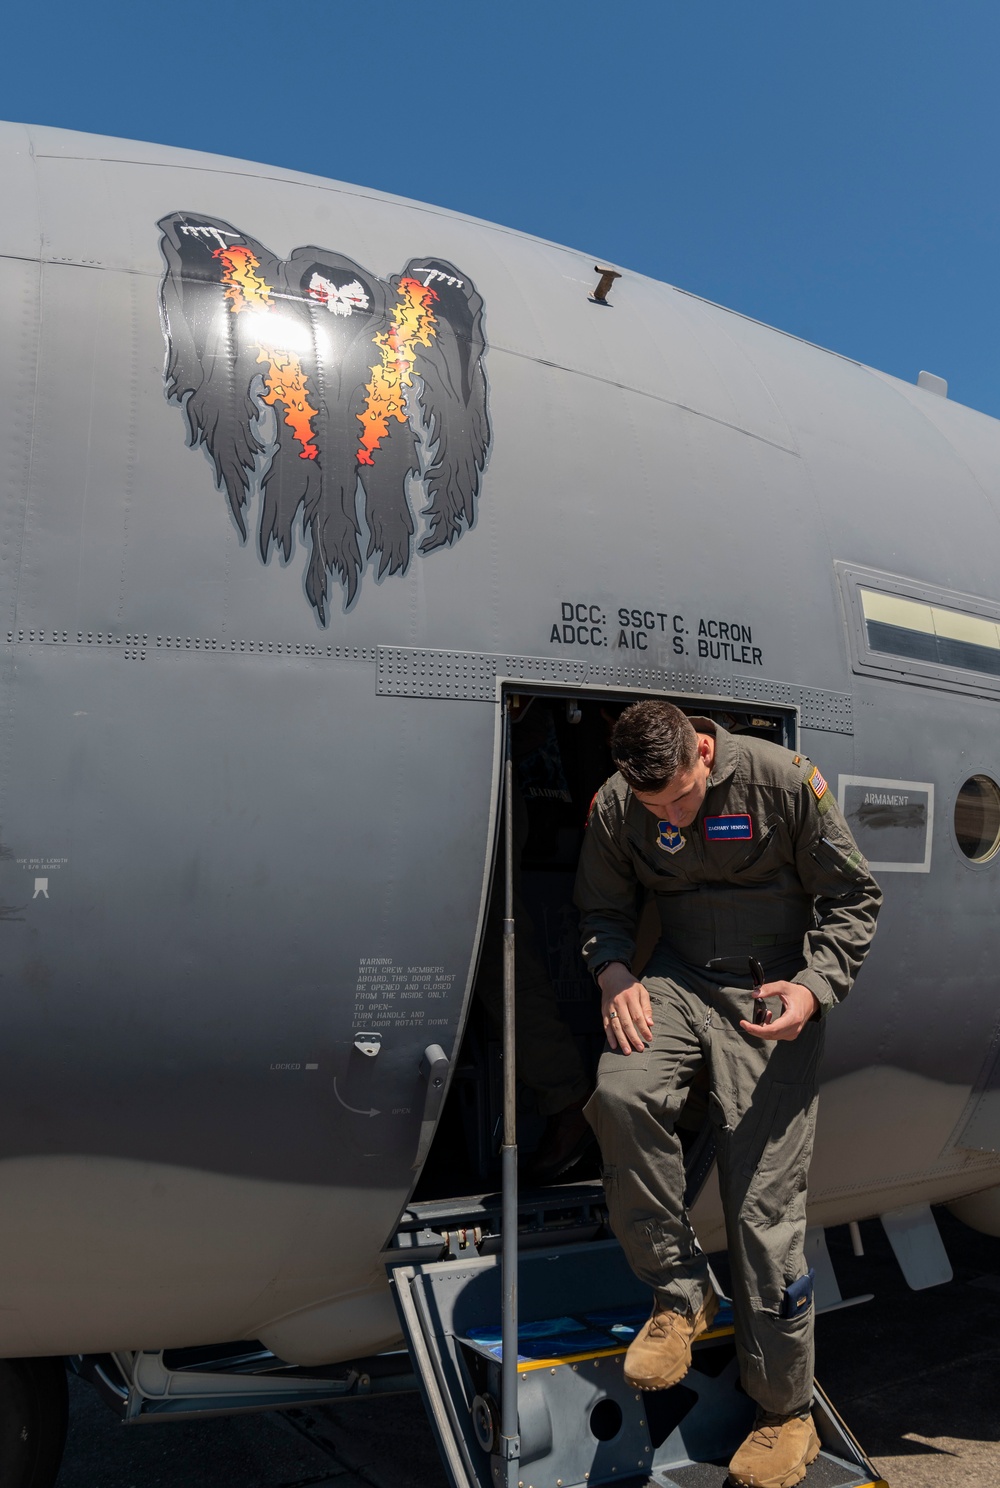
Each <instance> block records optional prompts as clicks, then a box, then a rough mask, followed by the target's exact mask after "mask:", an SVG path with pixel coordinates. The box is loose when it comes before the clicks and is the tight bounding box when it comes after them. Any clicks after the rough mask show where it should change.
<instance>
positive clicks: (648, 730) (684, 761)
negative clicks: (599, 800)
mask: <svg viewBox="0 0 1000 1488" xmlns="http://www.w3.org/2000/svg"><path fill="white" fill-rule="evenodd" d="M611 757H612V759H613V760H614V762H615V764H616V765H617V766H618V768H619V770H620V771H621V773H622V775H623V776H624V778H625V782H626V784H627V785H630V786H631V787H632V789H633V790H639V791H658V790H662V789H663V787H664V786H665V785H668V784H669V782H670V781H671V780H673V778H674V776H675V775H676V774H677V772H678V770H689V769H690V768H691V766H692V765H693V764H694V762H695V760H696V759H697V757H698V735H697V733H696V731H695V727H694V724H693V723H692V722H691V720H690V718H686V717H685V716H684V714H683V713H682V712H681V710H680V708H675V707H674V705H673V703H665V702H662V701H661V700H660V699H659V698H646V699H644V701H643V702H641V703H633V704H632V705H631V707H628V708H626V709H625V712H624V713H623V714H622V715H621V717H620V718H619V720H618V722H617V723H616V724H615V727H614V731H613V732H612V735H611Z"/></svg>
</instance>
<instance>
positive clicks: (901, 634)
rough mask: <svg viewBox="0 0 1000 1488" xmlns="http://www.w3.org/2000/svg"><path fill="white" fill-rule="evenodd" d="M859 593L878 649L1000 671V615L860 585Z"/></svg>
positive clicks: (871, 641) (871, 640)
mask: <svg viewBox="0 0 1000 1488" xmlns="http://www.w3.org/2000/svg"><path fill="white" fill-rule="evenodd" d="M858 593H859V594H860V596H861V608H862V610H863V612H864V617H865V626H866V628H867V631H868V644H869V646H870V647H871V649H872V650H873V651H883V652H886V653H887V654H888V655H889V656H909V657H914V658H916V659H918V660H920V661H938V662H940V663H941V664H942V665H943V666H954V667H963V668H964V669H965V670H966V671H970V672H990V673H992V674H993V675H994V676H1000V627H998V626H997V623H996V621H995V620H982V619H980V618H979V616H977V615H962V614H960V613H959V612H958V611H957V610H946V609H942V608H941V607H940V606H938V605H930V604H921V603H920V601H919V600H915V599H901V598H900V597H899V596H898V595H895V594H879V593H878V592H877V591H876V590H874V589H864V588H862V587H860V586H859V588H858Z"/></svg>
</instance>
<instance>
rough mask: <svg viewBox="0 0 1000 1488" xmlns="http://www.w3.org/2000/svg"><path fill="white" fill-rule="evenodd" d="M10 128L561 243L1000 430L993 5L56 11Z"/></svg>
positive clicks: (22, 70) (218, 3) (538, 0)
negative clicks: (227, 159)
mask: <svg viewBox="0 0 1000 1488" xmlns="http://www.w3.org/2000/svg"><path fill="white" fill-rule="evenodd" d="M3 30H4V49H5V54H6V56H5V60H6V62H7V67H6V68H5V74H6V75H5V78H4V101H3V104H2V110H3V113H4V114H5V116H6V117H7V118H10V119H17V120H24V121H27V122H33V123H45V124H55V125H61V126H64V127H66V128H73V129H82V130H88V131H94V132H98V133H104V134H113V135H124V136H130V137H133V138H138V139H149V140H157V141H162V142H163V143H166V144H175V145H185V146H188V147H192V148H195V149H203V150H211V151H217V152H222V153H224V154H231V155H238V156H242V157H244V158H248V159H256V160H263V161H268V162H272V163H274V164H278V165H284V166H290V167H293V168H295V169H298V170H306V171H314V172H317V173H319V174H322V175H327V176H332V177H336V178H339V179H342V180H347V181H354V182H360V183H362V184H365V185H370V186H376V187H379V188H380V189H382V190H387V191H393V192H398V193H400V194H402V195H406V196H412V197H416V198H419V199H421V200H425V201H432V202H436V203H440V204H443V205H445V206H449V207H453V208H456V209H458V210H461V211H467V212H471V213H473V214H475V215H477V216H481V217H487V218H491V219H492V220H494V221H497V222H502V223H505V224H507V225H509V226H512V227H516V228H521V229H523V230H525V231H527V232H532V233H537V234H539V235H540V236H542V237H546V238H552V239H555V240H557V241H559V242H564V243H569V244H571V245H573V246H574V247H578V248H582V249H584V250H586V251H588V252H593V254H594V255H595V259H607V260H610V261H611V262H616V263H618V264H621V265H623V266H625V267H628V268H632V269H637V270H640V271H642V272H643V273H647V274H652V275H654V276H655V277H657V278H661V279H666V280H668V281H669V282H671V283H673V284H678V285H680V286H682V287H683V288H685V289H690V290H693V291H694V292H696V293H698V294H702V295H705V296H706V297H708V298H709V299H713V300H718V301H719V302H721V303H722V304H725V305H729V306H731V307H732V308H734V309H738V310H742V311H744V312H746V313H747V314H749V315H753V316H756V317H758V318H759V319H761V320H765V321H768V322H769V323H771V324H773V325H777V326H780V327H781V328H782V329H784V330H788V331H792V332H794V333H796V334H798V335H801V336H805V337H807V338H808V339H809V340H812V341H817V342H819V343H820V344H822V345H825V346H829V347H832V348H834V349H835V350H837V351H842V352H845V353H847V354H848V355H850V356H854V357H857V358H858V359H860V360H861V361H865V362H868V363H871V364H872V365H874V366H876V367H880V368H883V369H884V370H886V371H889V372H892V373H895V374H896V375H897V376H899V377H904V378H907V379H910V380H913V379H915V378H916V375H917V372H918V371H920V369H921V368H926V369H927V370H929V371H931V372H935V373H937V374H938V375H940V376H943V377H946V378H947V379H948V381H949V388H950V394H951V396H953V397H955V398H958V399H960V400H961V401H963V402H966V403H969V404H971V405H972V406H974V407H976V408H980V409H983V410H985V411H986V412H988V413H991V414H993V415H994V416H1000V294H998V287H997V286H998V270H1000V183H998V179H997V168H996V167H997V159H998V155H1000V122H998V121H1000V86H998V74H1000V66H998V64H1000V5H998V4H997V3H996V0H838V3H837V4H832V3H829V0H828V3H826V4H822V5H821V4H819V3H817V0H756V3H753V4H751V3H750V0H686V3H683V4H682V3H678V0H660V3H658V4H654V3H647V0H618V3H617V4H612V3H595V0H579V3H575V4H568V3H563V0H535V3H534V4H528V3H525V0H505V3H502V4H497V3H493V4H489V5H486V4H481V3H476V0H467V3H465V4H459V3H456V0H410V3H408V4H405V5H404V4H399V3H396V0H384V3H382V4H371V3H369V4H367V5H361V4H357V3H355V4H353V5H346V4H343V3H340V0H325V3H320V0H297V3H296V4H295V5H293V6H279V5H274V4H263V3H261V0H239V3H236V0H234V3H232V4H229V3H225V0H201V3H193V0H177V3H173V4H168V5H156V6H153V5H149V4H136V3H135V0H132V3H130V4H124V3H115V0H93V3H91V4H90V5H88V6H86V7H83V6H80V5H79V3H78V0H74V3H72V4H69V3H67V0H50V3H49V4H47V5H46V6H44V7H42V6H37V5H36V6H27V5H25V6H20V7H17V8H16V9H15V8H13V7H10V8H8V10H7V12H6V14H5V19H4V27H3Z"/></svg>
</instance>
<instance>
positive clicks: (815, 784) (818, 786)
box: [808, 765, 830, 801]
mask: <svg viewBox="0 0 1000 1488" xmlns="http://www.w3.org/2000/svg"><path fill="white" fill-rule="evenodd" d="M808 785H809V789H810V790H811V791H812V793H813V795H814V796H815V797H816V799H817V801H822V799H823V797H824V796H825V795H826V793H827V791H828V790H829V789H830V787H829V786H828V785H827V783H826V781H825V780H824V779H823V777H822V775H821V774H820V773H819V771H818V770H817V768H816V766H815V765H813V768H812V774H811V775H810V776H809V781H808Z"/></svg>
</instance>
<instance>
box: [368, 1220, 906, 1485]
mask: <svg viewBox="0 0 1000 1488" xmlns="http://www.w3.org/2000/svg"><path fill="white" fill-rule="evenodd" d="M550 1203H551V1204H552V1205H553V1207H554V1206H556V1205H557V1203H558V1199H557V1197H556V1196H553V1198H552V1200H551V1201H550ZM488 1207H489V1206H488V1205H487V1206H486V1209H488ZM537 1216H538V1210H537V1208H536V1209H535V1211H534V1217H535V1218H536V1220H537ZM478 1218H479V1221H480V1223H479V1224H478V1225H477V1226H474V1227H472V1228H474V1229H475V1230H476V1231H478V1234H479V1235H480V1236H482V1235H484V1233H485V1234H487V1235H488V1232H489V1229H490V1225H489V1219H488V1215H487V1213H486V1210H485V1209H484V1210H480V1211H479V1212H478ZM562 1218H563V1223H564V1224H565V1211H564V1214H563V1216H562ZM484 1220H485V1223H484V1222H483V1221H484ZM552 1222H553V1223H557V1222H558V1221H557V1220H556V1219H555V1218H553V1221H552ZM460 1232H461V1233H469V1232H470V1231H469V1230H466V1229H465V1228H464V1227H463V1228H462V1230H461V1231H460ZM534 1233H535V1235H536V1238H544V1229H543V1230H542V1232H541V1235H539V1232H538V1231H537V1229H536V1231H535V1232H534ZM423 1234H424V1236H425V1237H428V1230H427V1228H426V1226H425V1227H424V1230H423ZM559 1238H560V1240H561V1241H562V1242H563V1243H562V1244H560V1245H556V1246H544V1245H542V1246H541V1247H540V1248H536V1249H522V1251H521V1253H520V1256H519V1267H518V1310H519V1327H518V1360H517V1421H518V1448H519V1450H518V1456H517V1462H516V1476H515V1478H514V1483H515V1485H516V1488H597V1485H599V1484H607V1483H616V1484H625V1485H630V1488H638V1485H640V1484H642V1485H649V1488H723V1485H725V1484H726V1482H727V1479H728V1472H727V1463H728V1462H729V1459H730V1457H731V1456H732V1454H733V1453H734V1452H735V1450H736V1448H737V1447H738V1446H739V1444H740V1442H742V1441H743V1440H744V1438H745V1437H746V1435H747V1434H748V1432H749V1431H750V1430H751V1428H752V1425H753V1420H754V1410H755V1407H754V1404H753V1402H752V1401H751V1400H750V1399H749V1398H748V1397H747V1396H746V1395H745V1394H744V1393H743V1391H742V1390H741V1388H740V1386H739V1374H738V1367H737V1361H736V1354H735V1348H734V1343H733V1327H732V1313H731V1310H730V1309H729V1307H728V1304H726V1303H725V1302H723V1304H722V1306H721V1307H720V1311H719V1314H718V1316H717V1318H716V1321H715V1324H714V1325H713V1327H712V1328H711V1330H710V1331H709V1332H708V1333H706V1334H704V1335H703V1336H702V1337H701V1338H700V1339H699V1340H698V1341H697V1343H696V1344H695V1346H694V1350H693V1364H692V1368H691V1370H690V1371H689V1373H688V1374H687V1376H686V1377H685V1378H684V1380H682V1381H681V1383H680V1384H678V1385H675V1386H674V1388H673V1389H671V1390H662V1391H655V1392H643V1391H641V1390H635V1389H634V1388H633V1387H632V1386H630V1385H628V1384H627V1383H626V1381H625V1379H624V1376H623V1373H622V1363H623V1361H624V1357H625V1350H626V1348H627V1347H628V1344H629V1342H630V1341H631V1339H632V1337H634V1335H635V1333H636V1332H637V1330H638V1329H639V1328H640V1327H641V1326H642V1324H643V1322H644V1321H645V1319H646V1317H647V1316H648V1315H649V1306H650V1300H649V1293H648V1291H646V1290H645V1289H644V1288H643V1287H642V1286H641V1285H640V1283H639V1282H637V1281H636V1279H635V1277H634V1276H633V1275H632V1273H631V1271H630V1270H629V1268H628V1266H627V1264H626V1262H625V1258H624V1255H623V1253H622V1251H621V1248H620V1247H619V1245H618V1243H617V1241H615V1240H613V1239H596V1240H581V1241H578V1242H577V1243H569V1244H566V1243H565V1241H566V1230H565V1229H564V1230H563V1232H562V1233H561V1234H560V1237H559ZM425 1243H426V1241H425ZM468 1248H469V1252H470V1254H469V1255H468V1258H464V1257H460V1258H458V1259H454V1258H448V1259H438V1260H434V1261H431V1260H421V1261H420V1262H419V1263H418V1264H406V1260H405V1257H406V1250H405V1249H403V1250H401V1251H400V1253H399V1264H394V1265H392V1266H391V1274H392V1281H393V1287H394V1292H395V1297H396V1303H397V1307H398V1309H399V1313H400V1317H401V1319H402V1322H403V1326H404V1330H405V1332H406V1336H407V1341H408V1344H409V1347H410V1355H411V1359H412V1361H413V1364H414V1367H415V1370H416V1373H417V1376H418V1379H419V1382H420V1386H421V1389H422V1392H423V1395H424V1401H425V1404H426V1406H427V1410H428V1414H429V1416H430V1420H431V1423H432V1426H433V1428H434V1431H435V1434H436V1436H437V1439H438V1444H439V1446H440V1449H441V1453H442V1457H443V1459H444V1461H445V1463H446V1465H447V1467H448V1471H449V1476H450V1478H451V1481H452V1484H453V1485H454V1488H502V1485H503V1484H504V1483H505V1482H506V1481H507V1480H508V1479H507V1472H508V1464H507V1460H506V1459H505V1457H504V1455H503V1453H502V1439H501V1433H500V1411H501V1399H502V1372H503V1344H502V1337H501V1317H500V1304H501V1290H500V1260H499V1257H498V1256H496V1255H489V1254H478V1253H477V1252H476V1250H475V1248H474V1247H473V1246H472V1245H471V1244H470V1245H469V1247H468ZM484 1248H488V1247H484ZM425 1253H426V1252H425ZM813 1418H814V1420H815V1423H816V1429H817V1432H818V1434H819V1437H820V1441H821V1444H822V1451H821V1453H820V1456H819V1457H818V1458H817V1459H816V1461H815V1462H814V1463H812V1465H811V1466H810V1467H809V1468H808V1470H807V1472H806V1476H805V1478H804V1479H803V1480H802V1481H803V1484H804V1488H885V1485H884V1483H883V1481H882V1479H881V1478H880V1477H879V1475H878V1473H877V1472H876V1471H875V1470H874V1469H873V1467H872V1465H871V1463H870V1462H869V1461H868V1459H867V1457H866V1456H865V1454H864V1452H863V1451H862V1450H861V1448H860V1446H859V1445H858V1443H857V1442H856V1441H855V1439H854V1437H853V1436H852V1435H851V1433H850V1431H849V1430H848V1429H847V1427H846V1426H845V1425H844V1423H843V1422H842V1421H841V1419H840V1417H839V1416H838V1414H837V1412H836V1410H835V1409H834V1408H833V1406H832V1404H831V1403H830V1401H829V1400H828V1399H827V1397H826V1396H825V1394H824V1393H823V1391H822V1389H820V1388H819V1387H818V1386H817V1387H816V1391H815V1404H814V1408H813Z"/></svg>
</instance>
